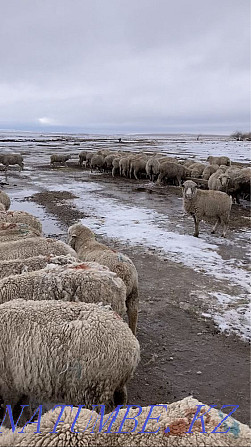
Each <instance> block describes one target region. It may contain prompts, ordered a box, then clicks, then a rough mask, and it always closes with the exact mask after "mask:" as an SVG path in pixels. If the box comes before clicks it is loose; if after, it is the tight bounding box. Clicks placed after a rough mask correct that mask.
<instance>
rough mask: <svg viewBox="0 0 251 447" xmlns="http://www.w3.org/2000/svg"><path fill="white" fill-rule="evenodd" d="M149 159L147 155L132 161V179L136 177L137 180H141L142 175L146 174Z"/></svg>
mask: <svg viewBox="0 0 251 447" xmlns="http://www.w3.org/2000/svg"><path fill="white" fill-rule="evenodd" d="M147 160H148V157H147V156H146V155H140V156H137V157H135V158H131V159H130V178H132V175H134V177H135V179H136V180H139V174H140V177H141V175H142V174H146V163H147Z"/></svg>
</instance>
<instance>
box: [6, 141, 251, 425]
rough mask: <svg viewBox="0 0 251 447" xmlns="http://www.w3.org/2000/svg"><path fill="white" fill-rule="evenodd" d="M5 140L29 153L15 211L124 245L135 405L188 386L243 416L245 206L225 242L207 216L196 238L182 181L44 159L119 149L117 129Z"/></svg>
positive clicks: (166, 145)
mask: <svg viewBox="0 0 251 447" xmlns="http://www.w3.org/2000/svg"><path fill="white" fill-rule="evenodd" d="M0 140H1V138H0ZM3 140H4V141H3ZM7 140H9V141H7ZM123 140H128V143H124V144H123V150H129V151H130V150H144V151H148V152H149V151H153V152H164V153H172V154H176V155H177V156H179V157H180V158H186V157H188V156H190V157H195V156H196V158H197V159H201V160H203V159H205V158H207V156H208V155H212V154H213V155H223V154H224V155H229V156H230V157H231V158H232V160H235V161H247V159H248V156H249V152H248V143H243V142H230V141H227V139H226V138H224V137H218V138H216V139H215V138H209V137H207V138H206V137H203V140H201V141H200V139H199V141H197V140H196V137H192V136H189V137H187V136H179V137H177V136H172V137H166V136H158V137H157V136H149V137H144V136H133V135H131V136H129V137H123ZM0 146H1V147H2V149H1V148H0V152H1V151H3V150H4V151H9V152H14V151H16V152H22V153H23V154H24V159H25V170H24V171H23V172H21V173H18V172H17V171H16V170H15V169H13V170H12V171H11V173H10V175H9V178H8V183H9V184H8V185H5V186H4V190H5V191H6V192H7V193H8V194H10V196H11V199H12V209H23V210H26V211H28V212H31V213H32V214H34V215H36V216H38V217H39V218H40V219H41V221H42V224H43V229H44V232H45V234H46V235H48V236H50V237H51V236H53V237H56V238H60V239H62V240H65V239H66V232H67V227H68V226H69V225H71V224H72V223H74V222H76V221H77V220H79V219H81V220H82V222H83V223H84V224H86V225H89V226H90V227H91V228H92V229H93V230H94V231H95V232H96V233H97V235H98V236H97V237H98V239H99V240H103V241H104V242H105V243H108V244H110V246H112V247H113V248H115V249H118V250H123V251H124V252H125V253H127V254H128V255H129V256H130V257H131V258H132V260H133V262H134V263H135V265H136V267H137V270H138V272H139V284H140V313H139V325H138V338H139V342H140V346H141V358H142V360H141V363H140V365H139V368H138V369H137V372H136V374H135V377H134V379H133V381H132V382H131V383H130V386H129V390H128V391H129V402H130V403H131V404H141V405H149V404H151V403H152V404H153V403H157V402H172V401H174V400H177V399H182V398H183V397H185V396H187V395H189V394H193V395H194V396H195V397H196V398H198V399H199V400H201V401H204V402H206V403H209V404H217V405H219V407H220V405H222V404H227V403H232V402H234V403H236V404H239V405H240V416H239V419H240V420H241V421H243V422H248V421H249V408H250V402H249V395H248V393H247V390H246V384H247V382H248V380H249V371H250V367H249V347H248V345H247V343H246V341H247V340H249V339H250V330H249V327H250V319H249V312H250V308H249V294H248V292H249V276H248V273H249V261H250V259H249V242H250V233H251V232H250V215H249V213H248V209H247V206H248V205H249V204H248V203H247V202H245V203H244V202H243V203H242V206H237V205H234V206H233V209H232V216H231V221H230V231H229V233H228V235H227V238H226V239H222V238H221V237H220V235H219V234H217V235H214V236H213V235H211V234H210V226H209V225H208V224H202V225H201V234H200V238H199V239H196V238H194V237H193V236H192V233H193V221H192V219H190V218H189V217H187V216H186V215H184V213H183V209H182V199H181V191H180V189H179V188H177V187H172V186H166V187H156V185H153V184H152V183H150V182H148V181H146V180H141V181H134V180H128V179H121V178H115V179H112V177H111V176H110V175H109V174H105V175H100V174H93V175H91V174H90V173H89V172H88V171H85V170H80V169H78V168H77V166H76V165H74V160H73V162H70V163H69V167H68V168H64V167H62V168H51V167H50V166H49V156H50V154H51V153H52V152H61V153H65V152H71V153H72V155H73V158H76V159H77V156H78V153H79V151H80V150H82V149H84V148H87V149H88V148H104V147H105V148H111V149H118V148H121V147H122V146H121V145H119V144H118V142H117V141H116V137H114V136H111V137H105V136H98V137H97V136H95V137H93V136H69V137H65V138H63V139H62V137H60V136H51V135H49V136H40V137H37V136H34V135H29V138H27V135H26V136H24V135H22V136H19V137H17V136H16V135H15V136H14V137H13V135H9V136H7V135H6V134H5V135H4V137H3V138H2V140H1V141H0ZM1 180H2V181H4V180H5V179H4V175H3V174H1V172H0V181H1ZM198 374H199V375H198Z"/></svg>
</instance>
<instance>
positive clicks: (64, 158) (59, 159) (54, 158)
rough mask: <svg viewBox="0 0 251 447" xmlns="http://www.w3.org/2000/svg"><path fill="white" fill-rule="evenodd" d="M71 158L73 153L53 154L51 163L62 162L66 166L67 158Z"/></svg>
mask: <svg viewBox="0 0 251 447" xmlns="http://www.w3.org/2000/svg"><path fill="white" fill-rule="evenodd" d="M70 159H71V155H58V154H53V155H51V165H53V164H54V163H61V164H64V165H65V166H66V162H67V160H70Z"/></svg>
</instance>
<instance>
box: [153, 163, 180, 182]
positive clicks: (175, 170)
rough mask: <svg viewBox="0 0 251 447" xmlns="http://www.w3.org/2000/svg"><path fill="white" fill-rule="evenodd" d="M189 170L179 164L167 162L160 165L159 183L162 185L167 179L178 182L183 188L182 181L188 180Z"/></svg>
mask: <svg viewBox="0 0 251 447" xmlns="http://www.w3.org/2000/svg"><path fill="white" fill-rule="evenodd" d="M186 175H187V168H185V167H184V166H182V165H180V164H179V163H173V162H170V161H166V162H163V163H161V164H160V173H159V176H158V180H157V183H158V184H160V183H162V182H163V180H164V179H165V178H167V179H174V180H177V182H178V184H179V186H181V180H182V179H184V178H186Z"/></svg>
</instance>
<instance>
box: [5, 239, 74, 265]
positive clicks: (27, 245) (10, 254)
mask: <svg viewBox="0 0 251 447" xmlns="http://www.w3.org/2000/svg"><path fill="white" fill-rule="evenodd" d="M68 254H69V255H71V256H73V257H75V258H76V257H77V254H76V252H75V251H74V250H73V249H72V248H71V247H69V245H67V244H65V243H64V242H62V241H56V240H53V239H49V238H44V237H36V238H27V239H24V240H20V241H10V242H4V243H2V244H0V261H8V260H10V259H17V258H24V259H25V258H30V257H32V256H38V255H43V256H46V255H55V256H58V255H68Z"/></svg>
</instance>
